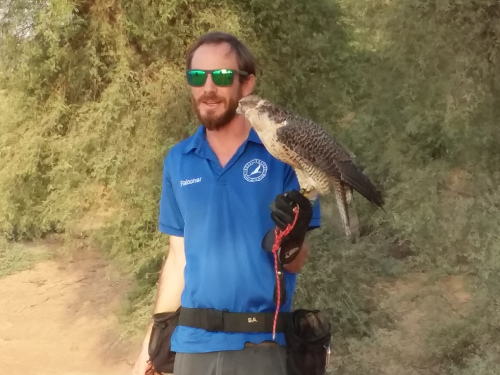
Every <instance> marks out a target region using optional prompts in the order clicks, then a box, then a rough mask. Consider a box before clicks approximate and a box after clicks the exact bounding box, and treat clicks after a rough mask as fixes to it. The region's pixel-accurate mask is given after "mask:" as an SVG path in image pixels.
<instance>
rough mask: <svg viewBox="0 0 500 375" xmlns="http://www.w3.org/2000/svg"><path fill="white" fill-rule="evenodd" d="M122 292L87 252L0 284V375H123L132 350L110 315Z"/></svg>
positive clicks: (130, 362)
mask: <svg viewBox="0 0 500 375" xmlns="http://www.w3.org/2000/svg"><path fill="white" fill-rule="evenodd" d="M126 287H127V285H126V282H124V281H121V280H119V279H117V277H116V275H115V274H113V271H112V269H111V268H110V267H109V266H108V265H106V264H105V263H104V262H103V261H102V260H100V259H99V257H98V256H97V255H96V254H92V253H88V252H86V253H84V254H79V255H78V256H77V257H76V258H75V257H73V259H72V260H68V259H65V260H63V259H53V260H49V261H43V262H40V263H38V264H36V265H35V266H34V267H33V268H32V269H30V270H26V271H22V272H19V273H17V274H14V275H10V276H6V277H4V278H1V279H0V301H1V303H2V306H1V307H0V369H1V371H0V373H2V374H30V375H49V374H50V375H53V374H58V375H101V374H102V375H114V374H117V375H118V374H130V373H131V368H132V365H133V363H134V361H135V358H136V355H137V349H138V348H137V346H136V345H135V346H134V345H131V344H130V343H127V342H125V340H122V339H121V338H120V334H119V331H118V324H117V318H116V315H115V314H116V312H117V309H118V308H119V302H120V301H121V300H122V298H123V296H124V292H125V291H126Z"/></svg>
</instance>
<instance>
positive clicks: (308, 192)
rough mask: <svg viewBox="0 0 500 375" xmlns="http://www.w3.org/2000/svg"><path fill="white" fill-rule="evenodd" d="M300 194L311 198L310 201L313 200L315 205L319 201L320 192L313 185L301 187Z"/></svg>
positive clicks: (312, 204) (312, 203)
mask: <svg viewBox="0 0 500 375" xmlns="http://www.w3.org/2000/svg"><path fill="white" fill-rule="evenodd" d="M300 194H302V195H303V196H304V197H306V198H307V199H309V202H311V206H313V207H314V205H315V204H316V203H317V201H318V192H317V191H316V189H314V188H313V187H308V188H301V189H300Z"/></svg>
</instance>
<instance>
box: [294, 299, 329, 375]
mask: <svg viewBox="0 0 500 375" xmlns="http://www.w3.org/2000/svg"><path fill="white" fill-rule="evenodd" d="M285 335H286V345H287V373H288V375H324V374H325V373H326V367H327V365H328V363H329V361H330V340H331V336H332V335H331V326H330V323H329V322H328V321H327V319H326V317H325V316H324V315H323V314H322V313H321V311H319V310H305V309H299V310H295V311H293V312H292V313H291V314H290V317H289V321H288V324H287V329H286V331H285Z"/></svg>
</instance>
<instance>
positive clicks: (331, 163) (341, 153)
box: [276, 114, 383, 206]
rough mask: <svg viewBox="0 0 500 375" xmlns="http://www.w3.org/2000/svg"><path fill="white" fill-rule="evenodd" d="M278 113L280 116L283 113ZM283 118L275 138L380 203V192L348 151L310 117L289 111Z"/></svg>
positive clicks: (319, 167) (324, 170)
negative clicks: (296, 114)
mask: <svg viewBox="0 0 500 375" xmlns="http://www.w3.org/2000/svg"><path fill="white" fill-rule="evenodd" d="M280 115H281V116H280V117H282V120H284V118H285V116H284V115H283V114H280ZM285 121H286V125H284V126H281V127H280V128H278V130H277V131H276V137H277V139H278V142H281V143H282V144H284V145H285V146H287V147H288V148H290V149H291V150H292V151H293V152H295V153H297V154H298V155H300V156H301V157H303V158H304V159H306V160H307V161H308V162H309V163H310V164H311V165H313V166H315V167H317V168H318V169H320V170H322V171H323V172H324V173H326V174H327V175H329V176H331V177H333V178H336V179H338V180H341V181H343V182H345V183H347V184H348V185H350V186H352V188H353V189H355V190H356V191H358V192H359V193H360V194H361V195H363V196H364V197H365V198H366V199H368V200H369V201H371V202H373V203H375V204H377V205H379V206H381V205H382V204H383V200H382V198H381V196H380V193H379V192H378V191H377V189H376V187H375V186H374V185H373V184H372V183H371V182H370V180H369V179H368V178H367V177H366V176H365V175H364V174H363V173H362V172H361V171H360V170H359V169H358V167H357V166H356V165H355V164H354V162H353V160H352V158H351V154H350V152H349V151H348V150H347V149H346V148H345V147H343V146H342V145H340V144H339V143H337V142H336V141H335V140H334V139H333V138H332V137H331V136H330V135H328V134H327V133H326V132H325V131H324V130H323V129H322V128H321V127H320V126H318V125H317V124H316V123H314V122H313V121H311V120H307V119H304V118H300V117H297V116H293V115H289V116H286V120H285ZM280 122H283V121H280Z"/></svg>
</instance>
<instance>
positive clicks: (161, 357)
mask: <svg viewBox="0 0 500 375" xmlns="http://www.w3.org/2000/svg"><path fill="white" fill-rule="evenodd" d="M180 311H181V309H180V308H178V309H177V310H176V311H175V312H164V313H157V314H154V315H153V327H152V329H151V336H150V338H149V347H148V353H149V360H150V361H151V364H152V365H153V368H154V369H155V370H156V371H157V372H166V373H173V372H174V360H175V352H173V351H172V350H171V346H170V340H171V338H172V333H173V332H174V330H175V327H177V326H178V324H179V315H180Z"/></svg>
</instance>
